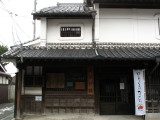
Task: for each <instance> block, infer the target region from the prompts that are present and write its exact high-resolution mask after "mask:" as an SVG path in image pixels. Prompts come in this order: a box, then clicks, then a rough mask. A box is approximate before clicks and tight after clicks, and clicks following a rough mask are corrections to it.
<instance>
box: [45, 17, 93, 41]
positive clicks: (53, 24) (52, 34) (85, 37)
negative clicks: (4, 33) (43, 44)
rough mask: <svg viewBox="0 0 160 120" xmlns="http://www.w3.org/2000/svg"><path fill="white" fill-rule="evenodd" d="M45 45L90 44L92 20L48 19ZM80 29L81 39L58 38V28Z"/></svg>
mask: <svg viewBox="0 0 160 120" xmlns="http://www.w3.org/2000/svg"><path fill="white" fill-rule="evenodd" d="M47 24H48V26H47V43H65V42H67V43H69V42H73V43H74V42H79V43H83V42H84V43H85V42H92V19H65V20H64V19H48V23H47ZM63 26H64V27H68V26H69V27H75V26H76V27H77V26H80V27H81V37H60V27H63Z"/></svg>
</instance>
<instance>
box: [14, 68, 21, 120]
mask: <svg viewBox="0 0 160 120" xmlns="http://www.w3.org/2000/svg"><path fill="white" fill-rule="evenodd" d="M17 82H18V83H17V84H18V86H17V96H15V97H17V116H16V119H20V118H21V111H20V110H21V90H22V69H19V72H18V80H17Z"/></svg>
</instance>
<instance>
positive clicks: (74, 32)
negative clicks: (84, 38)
mask: <svg viewBox="0 0 160 120" xmlns="http://www.w3.org/2000/svg"><path fill="white" fill-rule="evenodd" d="M60 35H61V37H81V27H61V28H60Z"/></svg>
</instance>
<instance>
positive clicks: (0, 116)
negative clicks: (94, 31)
mask: <svg viewBox="0 0 160 120" xmlns="http://www.w3.org/2000/svg"><path fill="white" fill-rule="evenodd" d="M13 111H14V104H13V103H5V104H0V120H12V119H13Z"/></svg>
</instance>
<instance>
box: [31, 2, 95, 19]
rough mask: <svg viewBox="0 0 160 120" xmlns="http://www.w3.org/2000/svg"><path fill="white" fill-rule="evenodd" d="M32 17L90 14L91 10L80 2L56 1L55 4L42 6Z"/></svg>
mask: <svg viewBox="0 0 160 120" xmlns="http://www.w3.org/2000/svg"><path fill="white" fill-rule="evenodd" d="M33 15H34V17H42V16H46V17H52V16H62V15H65V16H71V15H73V16H91V15H92V11H91V10H90V9H89V7H86V5H85V4H82V3H57V6H52V7H47V8H43V9H41V10H40V11H37V12H36V13H33Z"/></svg>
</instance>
